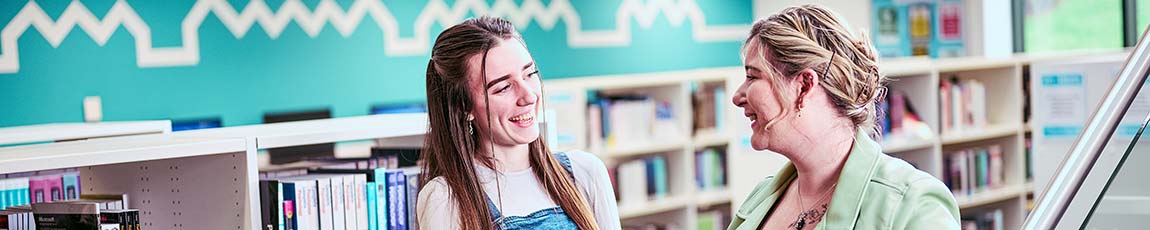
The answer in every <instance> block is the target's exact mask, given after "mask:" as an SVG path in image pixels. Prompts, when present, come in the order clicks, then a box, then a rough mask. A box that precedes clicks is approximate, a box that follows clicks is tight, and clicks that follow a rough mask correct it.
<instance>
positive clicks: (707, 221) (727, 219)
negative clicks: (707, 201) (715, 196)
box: [695, 210, 731, 230]
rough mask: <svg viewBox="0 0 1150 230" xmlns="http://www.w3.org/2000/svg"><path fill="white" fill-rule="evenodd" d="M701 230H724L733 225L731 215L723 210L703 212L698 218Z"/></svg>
mask: <svg viewBox="0 0 1150 230" xmlns="http://www.w3.org/2000/svg"><path fill="white" fill-rule="evenodd" d="M696 218H697V219H698V221H697V222H696V223H698V226H697V227H696V228H695V229H699V230H723V229H727V225H730V224H731V213H730V212H727V211H721V210H711V211H705V212H704V211H701V212H699V214H698V216H697V217H696Z"/></svg>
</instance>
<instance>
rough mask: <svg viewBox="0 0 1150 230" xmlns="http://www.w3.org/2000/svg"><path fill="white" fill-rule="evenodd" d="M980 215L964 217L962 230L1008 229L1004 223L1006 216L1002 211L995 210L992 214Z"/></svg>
mask: <svg viewBox="0 0 1150 230" xmlns="http://www.w3.org/2000/svg"><path fill="white" fill-rule="evenodd" d="M979 214H980V215H974V216H963V217H962V230H1004V229H1006V228H1005V226H1003V225H1005V222H1004V221H1003V219H1004V215H1003V212H1002V209H995V210H994V211H992V212H986V213H979Z"/></svg>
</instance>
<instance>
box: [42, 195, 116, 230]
mask: <svg viewBox="0 0 1150 230" xmlns="http://www.w3.org/2000/svg"><path fill="white" fill-rule="evenodd" d="M32 215H33V216H34V218H35V221H36V229H39V230H99V229H100V207H99V206H97V205H96V203H86V202H50V201H49V202H40V203H32Z"/></svg>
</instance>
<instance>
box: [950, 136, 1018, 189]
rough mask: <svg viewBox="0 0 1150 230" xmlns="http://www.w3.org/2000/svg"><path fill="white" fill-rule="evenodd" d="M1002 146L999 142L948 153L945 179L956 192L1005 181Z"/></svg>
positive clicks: (995, 185) (994, 185) (989, 186)
mask: <svg viewBox="0 0 1150 230" xmlns="http://www.w3.org/2000/svg"><path fill="white" fill-rule="evenodd" d="M1002 154H1003V153H1002V148H1001V147H1000V146H998V145H992V146H988V147H980V148H971V149H965V150H960V151H955V152H951V153H949V154H947V157H945V160H944V163H943V165H945V170H943V174H944V175H943V177H944V178H945V179H944V180H943V181H944V182H945V183H946V185H947V187H950V190H951V191H952V192H954V193H955V194H957V195H967V196H969V195H973V194H974V193H978V192H982V191H985V190H988V189H993V188H998V187H1002V186H1003V185H1005V184H1006V176H1005V175H1006V174H1005V172H1004V171H1005V168H1004V165H1003V155H1002Z"/></svg>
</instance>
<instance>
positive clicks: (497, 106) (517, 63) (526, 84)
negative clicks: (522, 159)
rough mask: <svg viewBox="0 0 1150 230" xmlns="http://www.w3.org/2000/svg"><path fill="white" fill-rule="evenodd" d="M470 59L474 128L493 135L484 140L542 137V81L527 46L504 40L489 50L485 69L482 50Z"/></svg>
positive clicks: (510, 142)
mask: <svg viewBox="0 0 1150 230" xmlns="http://www.w3.org/2000/svg"><path fill="white" fill-rule="evenodd" d="M470 62H471V64H470V65H469V66H470V67H471V69H470V70H471V71H468V72H469V73H472V74H470V76H468V78H469V81H468V84H469V86H470V87H471V89H472V90H471V92H472V93H471V94H472V95H471V98H473V100H471V101H472V103H473V106H472V108H476V109H474V110H473V111H472V113H473V115H474V119H475V121H474V122H475V123H476V125H477V127H476V130H475V131H476V132H478V133H479V134H480V136H484V137H486V136H488V135H491V137H489V138H488V139H487V140H485V141H490V142H491V143H493V144H495V145H498V146H515V145H524V144H528V143H531V142H533V141H535V140H536V139H539V125H538V124H537V123H536V119H535V118H536V115H537V114H538V112H539V110H540V108H541V107H540V106H541V104H540V101H539V100H540V99H541V97H542V93H541V92H542V90H541V87H542V84H541V82H540V79H539V70H538V68H536V66H535V61H534V60H533V59H532V58H531V54H530V53H528V52H527V48H526V47H524V46H523V44H522V43H520V42H519V40H516V39H514V38H512V39H504V40H502V41H500V42H499V44H498V45H496V46H495V47H492V48H491V49H490V50H488V51H487V60H486V68H481V66H483V54H482V53H480V54H478V55H475V56H474V57H472V58H471V60H470ZM480 71H485V73H486V74H480V73H481V72H480ZM485 76H486V79H485ZM484 93H486V95H484ZM485 96H486V97H487V99H486V100H487V101H486V103H485V101H484V97H485ZM489 113H490V114H489ZM488 115H490V123H489V122H488ZM488 133H490V134H488Z"/></svg>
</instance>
